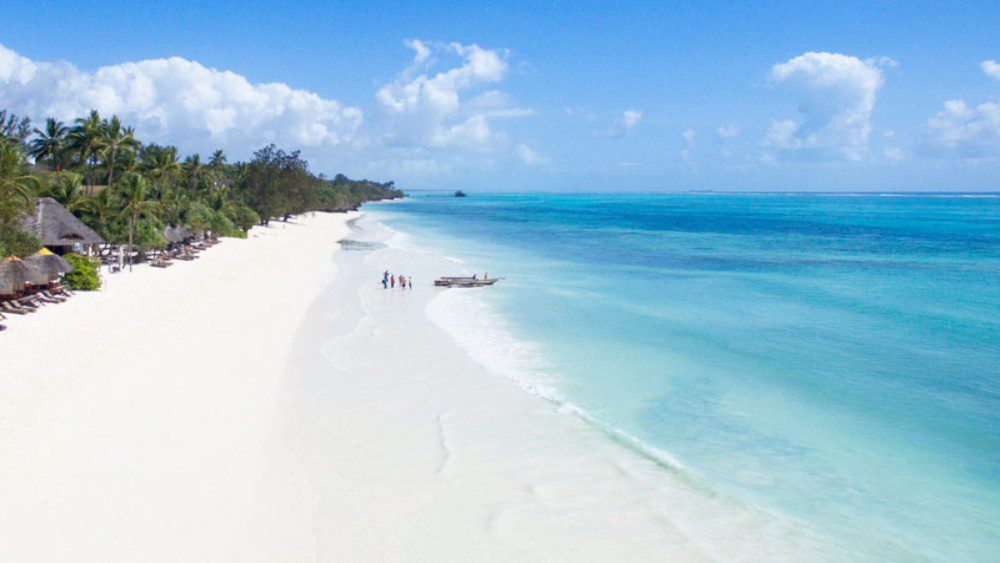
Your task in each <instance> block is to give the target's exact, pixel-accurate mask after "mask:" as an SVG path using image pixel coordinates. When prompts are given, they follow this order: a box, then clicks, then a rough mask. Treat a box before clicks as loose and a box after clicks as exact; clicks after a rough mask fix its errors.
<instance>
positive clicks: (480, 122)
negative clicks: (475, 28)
mask: <svg viewBox="0 0 1000 563" xmlns="http://www.w3.org/2000/svg"><path fill="white" fill-rule="evenodd" d="M406 45H407V46H408V47H409V48H411V49H413V51H414V53H415V55H414V58H413V64H412V65H411V66H410V67H408V68H407V69H406V70H404V71H403V72H402V73H401V74H400V75H399V77H397V78H396V80H394V81H392V82H391V83H389V84H386V85H384V86H383V87H382V88H380V89H379V91H378V93H377V94H376V99H377V100H378V102H379V103H380V105H381V106H382V108H383V109H384V110H385V111H386V112H387V114H388V115H390V116H391V117H392V119H391V122H390V127H389V130H390V131H389V133H388V135H389V137H391V138H392V142H393V143H396V144H402V145H409V146H413V147H418V148H429V149H442V148H462V149H471V150H479V151H490V150H496V149H498V148H501V147H503V146H504V145H506V144H507V143H506V137H505V135H504V134H503V133H502V132H497V131H494V129H493V127H492V123H491V122H492V121H493V120H496V119H501V118H512V117H524V116H527V115H531V114H532V113H533V112H532V111H531V110H530V109H526V108H519V107H516V106H514V105H513V103H512V102H511V101H510V99H509V96H508V95H507V94H505V93H503V92H501V91H499V90H496V89H488V88H490V87H491V86H493V85H494V84H496V83H499V82H501V81H502V80H504V78H506V76H507V74H508V70H509V69H508V63H507V58H508V53H507V52H506V51H504V50H500V49H484V48H482V47H480V46H479V45H475V44H472V45H462V44H460V43H448V44H432V43H425V42H421V41H417V40H412V41H408V42H407V43H406ZM434 55H441V56H451V57H457V58H458V59H459V61H460V64H459V65H458V66H454V67H452V68H448V69H444V70H439V71H437V72H434V71H433V66H434V65H433V64H431V65H430V66H428V64H427V63H428V61H430V60H431V59H432V57H433V56H434Z"/></svg>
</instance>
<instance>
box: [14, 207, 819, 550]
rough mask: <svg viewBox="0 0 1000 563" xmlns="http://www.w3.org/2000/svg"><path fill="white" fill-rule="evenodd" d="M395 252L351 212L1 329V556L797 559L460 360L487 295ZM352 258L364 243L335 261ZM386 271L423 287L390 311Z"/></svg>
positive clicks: (473, 356) (516, 385)
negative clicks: (464, 335)
mask: <svg viewBox="0 0 1000 563" xmlns="http://www.w3.org/2000/svg"><path fill="white" fill-rule="evenodd" d="M407 237H408V235H407V234H405V233H400V232H398V231H392V230H391V229H388V228H387V227H384V226H383V225H381V224H380V223H379V222H378V221H377V218H376V217H373V216H369V215H367V214H362V213H352V214H348V215H341V214H337V215H327V214H315V215H313V216H311V217H301V218H297V219H296V220H295V221H294V222H293V223H290V224H283V223H274V224H272V226H271V227H269V228H255V229H254V231H253V232H252V233H251V236H250V238H249V239H247V240H239V239H227V240H226V241H225V242H224V243H223V244H221V245H218V246H216V247H214V248H213V249H211V250H209V251H206V252H205V253H203V255H202V259H200V260H198V261H194V262H190V263H183V264H178V265H177V266H176V267H175V268H171V269H168V270H154V269H152V268H149V267H148V266H145V267H142V268H137V269H136V271H135V272H134V273H132V274H127V273H122V274H114V275H111V276H108V278H109V279H108V281H109V284H108V286H107V288H106V289H105V290H102V291H100V292H94V293H90V294H87V293H82V292H81V293H80V294H78V295H77V296H76V297H74V299H72V300H70V301H68V302H67V303H64V304H61V305H58V306H54V307H51V308H49V309H46V310H44V311H41V312H40V313H37V314H35V315H33V316H32V317H27V318H30V319H32V320H31V321H28V320H24V321H23V322H21V321H20V319H19V322H18V323H17V327H16V328H17V330H13V331H9V332H7V333H6V334H5V335H4V336H3V337H2V338H0V356H2V357H4V358H5V359H6V358H13V360H12V361H10V362H6V361H5V364H6V365H5V367H9V369H5V370H4V371H3V373H2V374H0V387H2V388H3V390H4V393H3V394H0V412H2V414H0V437H2V438H0V494H2V495H3V496H4V498H5V499H10V501H9V502H8V510H6V511H5V512H4V514H3V515H0V544H2V545H4V546H5V553H6V554H7V555H9V556H12V557H13V558H15V559H31V558H37V557H39V556H40V555H41V556H43V557H44V558H45V559H46V560H67V561H68V560H74V561H79V560H134V559H144V560H178V559H189V560H205V559H211V560H240V561H245V560H255V561H257V560H259V561H273V560H331V559H332V560H341V559H344V558H361V557H364V558H381V559H393V560H395V559H420V558H426V559H435V560H440V559H444V560H458V559H465V560H467V559H469V558H476V559H483V560H510V559H514V558H517V559H528V560H541V559H553V558H554V559H565V560H569V559H574V560H577V559H582V560H597V559H601V560H607V559H612V558H615V557H617V556H620V554H621V553H622V552H627V553H629V554H630V558H631V559H633V560H662V559H664V558H670V559H671V560H705V559H720V558H721V559H740V558H747V557H749V558H758V559H759V558H781V557H787V556H788V555H789V553H794V552H797V551H802V552H805V553H808V552H809V549H808V544H809V541H810V538H804V537H801V536H800V535H798V532H797V531H795V530H794V527H792V526H789V525H787V523H782V522H780V521H774V520H773V519H771V518H770V517H768V516H766V515H764V514H762V513H758V512H756V511H753V510H737V511H732V510H730V509H731V508H732V507H730V506H728V505H726V503H725V502H724V501H723V500H720V499H717V498H711V497H710V496H706V495H704V494H701V493H699V491H697V490H696V489H694V488H692V487H690V486H689V485H686V484H685V483H684V482H683V478H682V477H681V476H678V475H673V474H672V473H671V472H670V471H669V470H668V469H665V468H664V467H662V466H661V465H658V464H657V463H656V462H655V461H654V460H651V459H649V458H648V457H646V456H643V455H641V454H640V453H639V452H636V451H634V450H631V449H629V448H627V447H626V446H625V445H623V444H621V443H618V442H616V441H615V440H614V439H609V436H607V435H606V434H604V433H602V432H601V431H600V430H599V429H598V428H595V427H594V426H593V425H592V424H591V423H589V422H587V421H586V420H585V418H584V417H583V416H581V415H580V413H576V412H573V411H572V409H569V408H567V407H566V406H565V405H559V404H556V403H553V402H550V401H548V400H544V398H543V397H541V396H538V395H537V394H531V393H527V392H525V389H524V385H523V382H518V381H517V380H516V378H509V377H504V375H505V374H503V373H501V372H502V371H503V369H498V368H497V367H496V366H489V365H488V364H489V362H488V361H485V362H484V358H483V357H477V353H476V352H475V351H474V350H473V349H471V348H470V347H469V346H467V345H463V343H462V342H460V341H457V340H456V339H455V334H454V333H453V332H452V331H449V330H448V329H447V326H446V325H447V324H448V323H449V322H459V323H461V322H465V323H469V322H471V323H473V325H468V324H467V325H465V326H464V329H463V328H462V326H463V325H461V324H459V325H453V328H454V327H458V328H459V329H460V330H466V331H471V330H475V326H476V323H478V325H479V326H481V327H490V326H496V327H500V328H501V329H502V322H501V321H500V320H499V319H497V318H495V317H494V316H492V315H493V313H492V312H490V311H489V310H487V309H481V308H477V304H476V302H477V299H476V295H477V292H478V291H482V290H450V291H440V290H437V289H435V288H433V287H432V286H431V284H430V282H431V280H432V279H433V276H434V272H440V271H441V270H442V269H443V268H454V267H455V264H454V263H452V262H449V259H448V258H447V257H444V256H439V255H436V254H435V253H434V252H433V251H430V250H427V249H420V248H415V247H412V246H409V245H408V244H402V245H400V244H398V243H400V242H401V241H404V242H405V241H406V239H407ZM344 238H351V239H352V240H354V239H357V240H359V241H363V242H371V243H374V244H373V245H371V246H366V245H361V246H360V247H358V248H356V249H354V250H351V249H350V248H348V247H345V248H344V249H339V248H338V247H339V245H338V244H337V241H339V240H341V239H344ZM387 267H391V268H392V269H393V270H394V271H397V272H399V273H406V274H408V275H412V276H414V279H415V280H416V288H415V289H413V290H405V291H404V290H399V289H397V290H395V291H385V290H383V289H382V288H381V285H380V284H379V283H377V280H378V276H379V275H380V272H381V271H382V269H384V268H387ZM399 268H402V269H399ZM470 311H471V314H470ZM463 315H464V316H463ZM442 319H445V320H446V322H442ZM501 333H502V330H501V331H499V332H498V331H489V330H486V331H484V332H483V334H484V335H485V336H486V337H487V338H491V339H500V340H499V341H501V342H502V348H503V350H510V349H513V348H516V347H517V346H518V345H519V344H518V343H516V342H515V341H514V340H513V339H512V338H513V337H510V336H509V335H506V336H505V335H503V334H501ZM505 338H506V340H504V339H505ZM502 355H503V356H504V357H507V356H508V354H506V352H504V353H503V354H502ZM501 359H502V358H501ZM39 546H46V548H45V549H41V551H42V552H43V553H40V548H39Z"/></svg>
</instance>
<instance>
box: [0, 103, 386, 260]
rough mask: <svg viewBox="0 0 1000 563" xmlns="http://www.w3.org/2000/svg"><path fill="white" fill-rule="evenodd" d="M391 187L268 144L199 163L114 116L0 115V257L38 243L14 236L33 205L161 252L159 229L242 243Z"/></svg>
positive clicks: (115, 239)
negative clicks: (317, 166) (254, 231)
mask: <svg viewBox="0 0 1000 563" xmlns="http://www.w3.org/2000/svg"><path fill="white" fill-rule="evenodd" d="M402 195H403V194H402V192H400V191H398V190H396V189H395V187H394V185H393V183H392V182H388V183H377V182H371V181H368V180H360V181H356V180H350V179H348V178H347V177H345V176H343V175H340V174H338V175H337V176H336V177H335V178H334V179H333V180H329V179H327V178H325V177H323V176H322V175H315V174H313V173H312V172H310V171H309V165H308V163H307V162H306V161H305V160H303V159H302V158H301V156H300V154H299V152H298V151H291V152H286V151H284V150H282V149H279V148H278V147H276V146H274V145H268V146H266V147H264V148H262V149H261V150H259V151H257V152H256V153H254V155H253V158H252V159H251V160H250V161H249V162H236V163H232V164H230V163H228V162H227V158H226V155H225V153H223V151H221V150H216V151H214V152H213V153H212V155H211V157H210V158H209V159H208V161H207V162H206V161H203V160H202V158H201V156H200V155H198V154H194V155H191V156H187V157H184V158H183V159H182V158H181V156H180V155H179V153H178V150H177V147H173V146H161V145H157V144H152V143H151V144H144V143H142V142H141V141H139V140H138V139H137V138H136V136H135V131H134V130H133V129H132V128H131V127H127V126H125V125H124V124H122V123H121V122H120V121H119V119H118V118H117V116H111V118H110V119H105V118H103V117H102V116H101V115H100V114H99V113H98V112H96V111H91V112H90V114H88V115H87V116H85V117H81V118H78V119H76V120H74V121H73V122H72V124H67V123H63V122H61V121H58V120H56V119H51V118H50V119H47V120H46V122H45V125H44V127H42V128H32V127H31V121H30V120H29V119H27V118H26V117H19V116H16V115H13V114H10V113H8V112H7V111H6V110H0V252H3V253H11V254H18V255H24V254H29V253H31V252H33V251H35V250H37V249H38V244H37V243H38V241H37V240H34V239H33V237H31V236H30V235H27V234H26V233H24V232H22V231H21V230H20V220H21V218H22V217H23V216H24V215H25V214H26V213H29V212H31V210H32V207H33V202H34V198H35V197H37V196H48V197H52V198H54V199H55V200H56V201H58V202H59V203H60V204H62V205H63V206H64V207H66V208H67V209H68V210H69V211H70V212H72V213H73V214H75V215H76V216H77V217H79V218H80V219H81V220H82V221H83V222H84V223H86V224H87V225H89V226H90V227H91V228H93V229H94V230H95V231H97V232H98V233H99V234H100V235H101V236H102V237H104V238H105V240H107V241H108V242H109V243H112V244H121V245H128V247H129V248H136V249H139V250H142V251H146V250H151V249H155V248H163V247H164V246H166V244H167V242H166V240H165V239H164V238H163V229H164V228H165V227H168V226H184V227H188V228H190V229H193V230H195V231H198V232H203V231H211V232H213V233H215V234H218V235H221V236H240V237H245V236H246V231H248V230H249V229H250V228H251V227H252V226H254V225H256V224H267V223H268V222H270V221H274V220H288V218H289V217H291V216H292V215H297V214H300V213H305V212H309V211H347V210H351V209H357V208H358V206H360V205H361V204H363V203H364V202H366V201H372V200H378V199H386V198H394V197H401V196H402Z"/></svg>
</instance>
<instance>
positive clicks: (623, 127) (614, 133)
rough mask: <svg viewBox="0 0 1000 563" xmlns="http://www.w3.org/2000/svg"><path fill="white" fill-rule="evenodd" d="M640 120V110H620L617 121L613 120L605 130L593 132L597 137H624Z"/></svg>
mask: <svg viewBox="0 0 1000 563" xmlns="http://www.w3.org/2000/svg"><path fill="white" fill-rule="evenodd" d="M640 121H642V112H641V111H639V110H636V109H627V110H625V111H623V112H622V115H621V117H619V118H618V121H615V123H614V125H612V126H611V128H610V129H608V130H607V131H598V132H595V133H594V134H595V135H597V136H599V137H624V136H625V135H628V134H629V132H631V131H632V129H634V128H635V126H636V125H638V124H639V122H640Z"/></svg>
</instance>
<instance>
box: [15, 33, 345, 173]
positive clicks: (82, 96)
mask: <svg viewBox="0 0 1000 563" xmlns="http://www.w3.org/2000/svg"><path fill="white" fill-rule="evenodd" d="M0 107H7V108H9V109H11V110H13V111H16V112H18V113H23V114H26V115H29V116H31V117H32V118H35V119H41V118H44V117H56V118H59V119H63V120H68V119H71V118H74V117H79V116H82V115H84V114H86V113H87V112H88V111H90V110H91V109H96V110H98V111H99V112H101V113H102V114H105V115H110V114H117V115H118V116H119V117H121V118H122V120H123V121H124V122H126V123H128V124H131V125H133V126H135V128H136V131H137V133H138V135H139V136H140V137H141V138H144V139H148V140H155V141H159V142H170V143H177V144H180V145H182V146H183V147H184V150H186V151H208V150H211V149H212V148H215V147H220V146H221V147H225V148H226V149H227V150H229V151H231V152H233V153H236V154H238V155H240V156H246V155H248V153H249V151H250V150H252V149H253V148H256V147H259V146H261V145H262V144H265V143H269V142H275V143H279V144H283V145H287V146H295V147H302V148H309V147H315V148H319V147H335V146H338V145H342V144H344V143H349V142H351V141H352V140H353V139H354V137H355V134H356V132H357V130H358V128H359V127H360V126H361V123H362V119H363V116H362V112H361V110H360V109H358V108H353V107H345V106H343V105H341V104H340V103H339V102H337V101H336V100H332V99H327V98H323V97H321V96H319V95H318V94H316V93H314V92H310V91H307V90H302V89H295V88H292V87H290V86H288V85H286V84H282V83H258V84H254V83H251V82H250V81H249V80H247V79H246V78H245V77H243V76H241V75H239V74H236V73H234V72H228V71H220V70H216V69H213V68H208V67H205V66H203V65H201V64H199V63H197V62H194V61H189V60H186V59H183V58H180V57H171V58H165V59H148V60H142V61H138V62H129V63H123V64H118V65H112V66H105V67H101V68H99V69H97V70H96V71H94V72H87V71H83V70H80V69H79V68H77V67H76V66H74V65H72V64H71V63H68V62H38V61H33V60H30V59H28V58H25V57H22V56H20V55H18V54H17V53H16V52H14V51H12V50H11V49H8V48H6V47H4V46H3V45H0Z"/></svg>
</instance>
